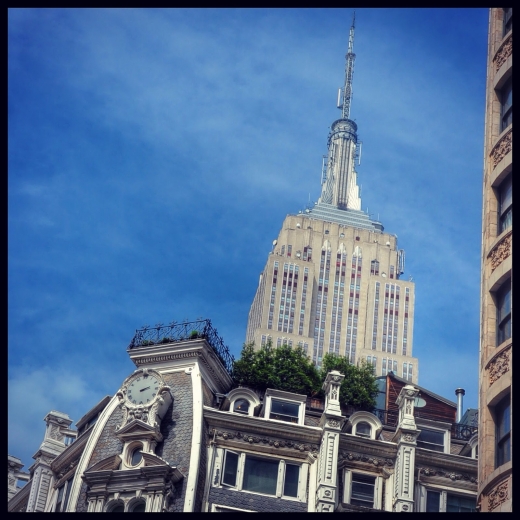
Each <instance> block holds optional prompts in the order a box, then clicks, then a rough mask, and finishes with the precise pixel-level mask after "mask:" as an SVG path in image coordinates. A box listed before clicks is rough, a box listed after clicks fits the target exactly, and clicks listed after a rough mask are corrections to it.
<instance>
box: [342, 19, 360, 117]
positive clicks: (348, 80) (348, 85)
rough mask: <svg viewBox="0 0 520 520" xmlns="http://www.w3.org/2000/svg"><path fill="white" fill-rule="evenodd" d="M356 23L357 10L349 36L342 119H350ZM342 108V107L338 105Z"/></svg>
mask: <svg viewBox="0 0 520 520" xmlns="http://www.w3.org/2000/svg"><path fill="white" fill-rule="evenodd" d="M355 24H356V12H355V11H354V16H353V17H352V26H351V27H350V34H349V37H348V51H347V55H346V56H345V57H346V58H347V63H346V65H345V85H344V87H343V104H342V107H341V108H342V112H341V117H342V119H350V103H351V102H352V77H353V75H354V61H355V59H356V55H355V54H354V28H355ZM338 108H340V107H338Z"/></svg>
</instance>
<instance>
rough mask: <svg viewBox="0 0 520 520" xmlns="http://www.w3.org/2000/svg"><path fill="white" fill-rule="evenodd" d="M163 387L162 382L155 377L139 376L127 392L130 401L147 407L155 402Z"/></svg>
mask: <svg viewBox="0 0 520 520" xmlns="http://www.w3.org/2000/svg"><path fill="white" fill-rule="evenodd" d="M160 386H161V383H160V381H159V380H158V379H157V378H156V377H155V376H153V375H148V376H143V375H141V376H139V377H137V378H136V379H134V380H133V381H132V382H131V383H130V385H129V387H128V391H127V397H128V400H129V401H130V402H131V403H132V404H135V405H146V404H149V403H151V402H152V401H153V399H154V397H155V396H156V395H157V391H158V390H159V387H160Z"/></svg>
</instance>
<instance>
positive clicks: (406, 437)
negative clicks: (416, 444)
mask: <svg viewBox="0 0 520 520" xmlns="http://www.w3.org/2000/svg"><path fill="white" fill-rule="evenodd" d="M403 440H404V441H406V442H413V441H415V435H413V434H411V433H405V434H404V435H403Z"/></svg>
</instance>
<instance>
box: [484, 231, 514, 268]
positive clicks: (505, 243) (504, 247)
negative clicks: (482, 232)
mask: <svg viewBox="0 0 520 520" xmlns="http://www.w3.org/2000/svg"><path fill="white" fill-rule="evenodd" d="M512 242H513V230H511V231H510V232H509V234H507V235H505V236H504V238H503V239H502V240H501V241H500V242H499V243H498V244H497V245H496V246H495V247H494V248H493V249H492V250H491V251H490V252H489V254H488V258H490V259H491V272H493V271H494V270H495V269H496V268H497V267H498V266H499V265H500V264H501V263H502V262H503V261H504V260H505V259H506V258H507V257H508V256H509V255H510V254H511V244H512Z"/></svg>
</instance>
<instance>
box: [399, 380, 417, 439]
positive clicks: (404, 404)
mask: <svg viewBox="0 0 520 520" xmlns="http://www.w3.org/2000/svg"><path fill="white" fill-rule="evenodd" d="M418 394H419V389H418V388H416V387H415V386H412V385H406V386H405V387H403V388H402V389H401V392H400V394H399V397H398V398H397V401H396V403H397V405H398V406H399V425H398V428H406V429H412V430H415V429H416V427H415V419H414V416H413V411H414V406H415V399H416V397H417V396H418Z"/></svg>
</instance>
